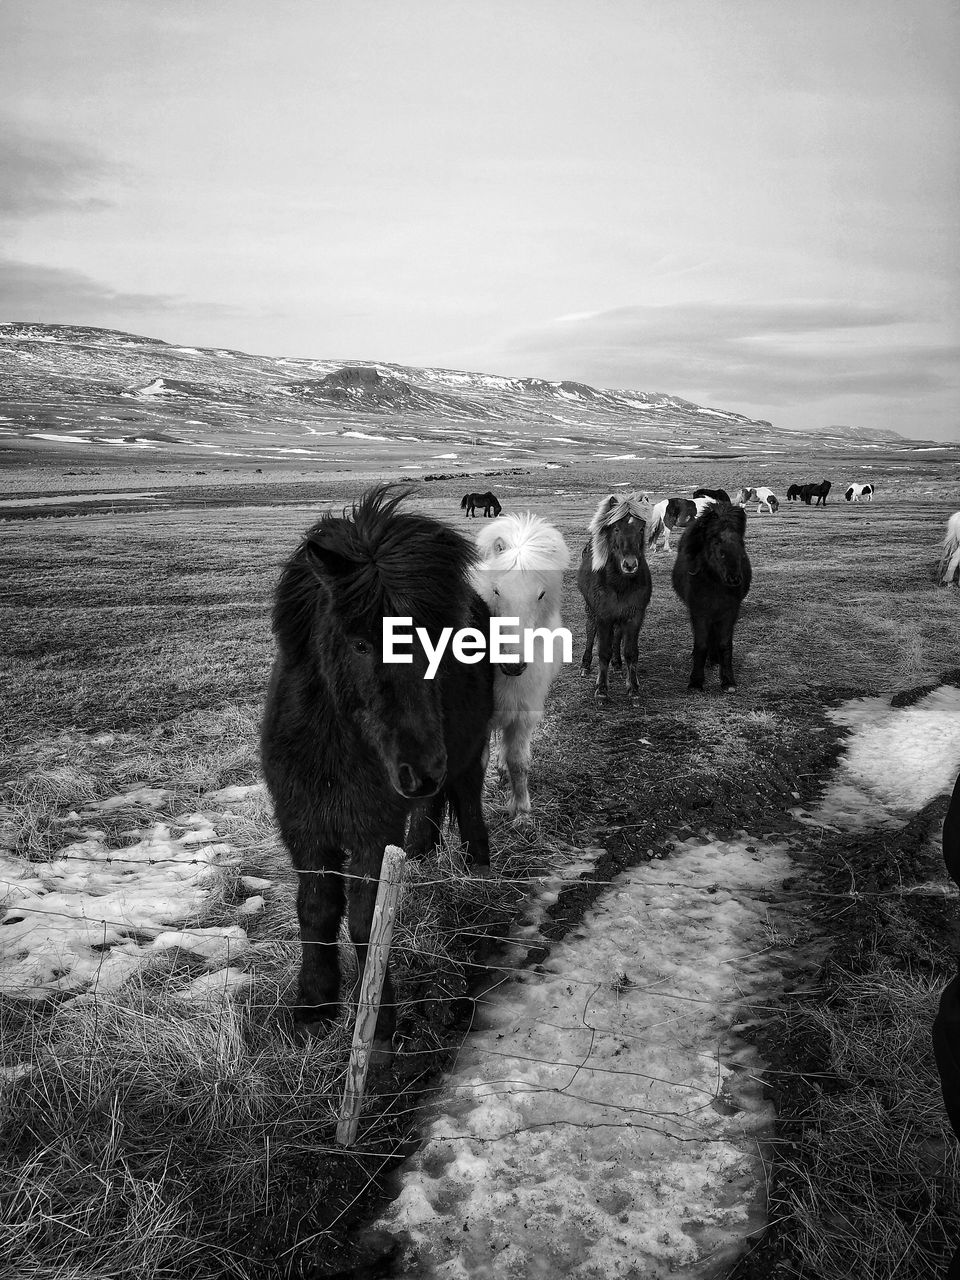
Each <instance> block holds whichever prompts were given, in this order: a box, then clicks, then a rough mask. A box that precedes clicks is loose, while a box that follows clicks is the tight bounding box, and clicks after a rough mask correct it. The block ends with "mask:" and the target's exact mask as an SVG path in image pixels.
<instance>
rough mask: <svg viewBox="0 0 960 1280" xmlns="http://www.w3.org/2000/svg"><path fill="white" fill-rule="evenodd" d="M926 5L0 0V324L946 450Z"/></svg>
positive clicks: (785, 0)
mask: <svg viewBox="0 0 960 1280" xmlns="http://www.w3.org/2000/svg"><path fill="white" fill-rule="evenodd" d="M957 65H960V6H958V5H957V4H956V3H955V2H954V0H911V3H909V4H906V3H904V2H903V0H844V2H843V3H842V4H837V3H836V0H645V2H644V3H642V4H641V3H637V0H482V2H481V0H473V3H472V4H466V3H462V0H404V3H402V4H388V3H386V0H273V2H272V3H271V4H269V5H264V4H262V3H260V2H259V0H258V2H257V3H253V2H252V0H204V3H203V4H202V5H198V4H194V3H190V2H189V0H159V2H158V0H124V2H123V3H122V4H120V3H116V2H115V0H70V3H69V4H67V3H63V0H0V320H33V321H46V322H60V323H74V324H92V325H102V326H105V327H110V328H119V329H125V330H129V331H131V332H135V333H140V334H145V335H147V336H152V337H158V338H163V339H166V340H168V341H172V342H174V343H186V344H190V345H196V346H226V347H234V348H239V349H242V350H245V351H251V352H256V353H260V354H264V355H288V356H305V357H314V358H324V359H343V360H365V361H377V360H379V361H393V362H398V363H402V364H414V365H435V366H442V367H448V368H460V369H473V370H480V371H484V372H489V373H500V374H508V375H522V376H534V377H543V378H551V379H562V378H568V379H574V380H578V381H584V382H588V383H592V384H594V385H599V386H607V387H632V388H636V389H639V390H642V391H651V392H666V393H669V394H672V395H679V396H684V397H686V398H688V399H691V400H694V401H696V402H698V403H700V404H705V405H709V406H713V407H718V408H724V409H730V410H734V411H736V412H740V413H745V414H748V415H750V416H752V417H759V418H765V419H768V420H769V421H771V422H773V423H774V424H775V425H777V426H782V427H794V428H799V429H811V428H827V427H829V426H832V425H839V424H843V425H851V426H859V427H878V428H890V429H893V430H896V431H899V432H901V433H903V434H904V435H907V436H912V437H915V438H936V439H948V440H956V439H960V361H958V358H957V357H958V347H960V341H958V339H960V289H958V276H960V129H958V117H960V90H958V88H957V80H958V77H957V75H956V67H957Z"/></svg>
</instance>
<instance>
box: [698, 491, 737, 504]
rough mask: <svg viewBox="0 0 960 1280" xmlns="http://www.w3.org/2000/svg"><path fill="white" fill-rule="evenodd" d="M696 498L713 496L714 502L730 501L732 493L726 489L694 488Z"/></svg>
mask: <svg viewBox="0 0 960 1280" xmlns="http://www.w3.org/2000/svg"><path fill="white" fill-rule="evenodd" d="M693 496H694V497H695V498H712V499H713V500H714V502H729V501H730V495H729V493H727V491H726V489H694V491H693Z"/></svg>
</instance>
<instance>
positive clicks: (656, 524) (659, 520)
mask: <svg viewBox="0 0 960 1280" xmlns="http://www.w3.org/2000/svg"><path fill="white" fill-rule="evenodd" d="M663 530H664V523H663V516H662V515H660V514H659V512H658V513H657V515H655V516H654V518H653V523H652V524H651V526H650V532H649V533H648V534H647V546H648V547H652V546H653V544H654V543H655V542H656V540H657V539H658V538H659V537H660V536H661V535H662V534H663Z"/></svg>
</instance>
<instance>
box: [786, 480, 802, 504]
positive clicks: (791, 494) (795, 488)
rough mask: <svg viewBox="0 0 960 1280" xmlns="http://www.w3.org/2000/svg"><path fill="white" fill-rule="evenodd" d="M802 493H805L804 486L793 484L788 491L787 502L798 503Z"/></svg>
mask: <svg viewBox="0 0 960 1280" xmlns="http://www.w3.org/2000/svg"><path fill="white" fill-rule="evenodd" d="M802 492H803V485H801V484H792V485H791V486H790V488H789V489H788V490H787V501H788V502H796V500H797V499H798V498H799V497H800V494H801V493H802Z"/></svg>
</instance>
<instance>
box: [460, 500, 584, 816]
mask: <svg viewBox="0 0 960 1280" xmlns="http://www.w3.org/2000/svg"><path fill="white" fill-rule="evenodd" d="M477 546H478V547H479V550H480V564H479V566H478V567H477V568H476V569H475V570H474V574H473V582H474V586H475V587H476V590H477V591H478V592H479V594H480V596H481V597H482V598H483V600H484V601H485V602H486V605H487V608H488V609H489V610H490V612H491V614H494V615H496V616H498V617H502V618H517V619H519V625H520V634H521V636H523V635H524V634H525V633H526V631H527V629H528V628H535V627H544V628H546V629H547V630H549V631H555V630H556V629H557V628H558V627H559V626H560V625H561V618H560V593H561V589H562V587H563V571H564V570H565V569H567V568H569V566H570V551H569V549H568V547H567V544H566V543H565V542H564V540H563V535H562V534H561V533H560V530H559V529H557V528H555V527H554V525H552V524H550V523H549V522H548V521H546V520H543V519H541V517H540V516H537V515H534V514H533V513H531V512H529V511H528V512H525V513H524V514H523V515H509V516H500V518H499V519H498V520H494V521H493V522H492V523H491V524H488V525H485V526H484V527H483V528H482V529H481V530H480V532H479V534H478V535H477ZM520 656H521V661H520V662H517V663H503V664H499V665H497V666H495V667H494V675H493V707H494V712H493V728H494V730H495V731H496V730H499V736H500V743H499V746H500V751H499V762H500V767H501V771H503V772H505V773H506V775H507V776H508V777H509V780H510V789H511V794H510V800H509V803H508V809H509V813H510V816H511V818H513V819H514V820H516V821H521V820H522V819H523V817H524V816H525V815H526V814H528V813H530V810H531V805H530V791H529V775H530V758H531V741H532V739H533V735H534V733H535V732H536V730H537V727H538V726H539V724H540V721H541V720H542V719H543V709H544V704H545V702H546V698H547V693H548V691H549V689H550V685H551V684H552V683H553V681H554V680H555V679H556V677H557V676H558V675H559V673H560V668H561V666H562V661H561V660H560V658H559V657H556V656H555V655H554V653H553V647H552V645H551V646H550V647H549V648H548V647H547V644H546V643H545V642H543V641H541V643H539V644H538V645H536V647H535V649H534V651H533V655H532V658H531V661H529V662H527V661H524V660H523V654H522V653H521V655H520Z"/></svg>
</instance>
